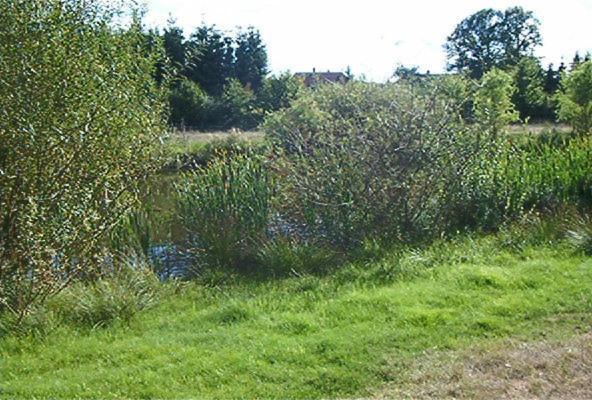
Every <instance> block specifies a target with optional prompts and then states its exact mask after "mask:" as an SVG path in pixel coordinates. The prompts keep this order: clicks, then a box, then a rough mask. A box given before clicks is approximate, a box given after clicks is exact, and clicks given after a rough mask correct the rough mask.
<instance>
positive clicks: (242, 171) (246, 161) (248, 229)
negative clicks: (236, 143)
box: [177, 153, 273, 267]
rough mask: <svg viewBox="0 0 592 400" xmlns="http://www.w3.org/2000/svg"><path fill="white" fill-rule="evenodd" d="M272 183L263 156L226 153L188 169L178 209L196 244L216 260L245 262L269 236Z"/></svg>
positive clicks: (224, 263)
mask: <svg viewBox="0 0 592 400" xmlns="http://www.w3.org/2000/svg"><path fill="white" fill-rule="evenodd" d="M272 189H273V187H272V183H271V178H270V175H269V174H268V172H267V169H266V166H265V164H264V159H263V158H262V157H259V156H256V155H253V154H238V155H235V156H230V155H228V154H226V153H222V154H220V155H219V156H218V157H216V158H215V159H213V160H212V161H211V162H210V163H209V164H208V165H207V166H204V167H199V168H198V169H196V170H195V171H191V172H187V173H185V174H183V176H182V177H181V179H180V182H179V183H178V184H177V195H178V214H179V217H180V220H181V223H182V225H183V228H184V230H185V231H186V234H187V236H188V242H189V245H190V246H191V248H192V249H193V250H194V251H195V252H197V254H200V255H203V257H204V258H205V260H206V262H207V263H208V264H210V265H220V266H227V267H241V266H243V267H244V266H245V264H248V263H250V262H252V261H253V260H254V257H255V254H256V251H257V248H258V246H259V245H260V243H261V242H262V240H263V239H264V238H265V235H266V229H267V226H268V220H269V214H270V202H271V195H272Z"/></svg>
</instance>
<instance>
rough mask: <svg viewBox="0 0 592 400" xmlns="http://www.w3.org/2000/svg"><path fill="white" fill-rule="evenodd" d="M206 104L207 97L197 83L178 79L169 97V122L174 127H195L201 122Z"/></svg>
mask: <svg viewBox="0 0 592 400" xmlns="http://www.w3.org/2000/svg"><path fill="white" fill-rule="evenodd" d="M206 102H207V96H206V94H205V93H204V92H203V91H202V90H201V88H200V87H199V85H198V84H197V83H195V82H193V81H190V80H189V79H186V78H182V79H180V80H179V81H178V82H177V83H176V84H175V85H174V87H173V88H172V89H171V93H170V95H169V103H170V107H171V111H170V116H169V120H170V122H171V123H172V124H173V125H176V126H180V125H188V126H191V127H197V126H198V125H200V124H201V122H202V119H203V116H202V114H203V112H204V108H205V104H206Z"/></svg>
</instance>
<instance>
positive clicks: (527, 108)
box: [512, 57, 554, 121]
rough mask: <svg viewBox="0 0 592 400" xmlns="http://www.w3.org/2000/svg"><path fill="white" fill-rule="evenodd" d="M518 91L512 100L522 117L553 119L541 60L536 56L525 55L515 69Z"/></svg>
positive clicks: (527, 118) (515, 81)
mask: <svg viewBox="0 0 592 400" xmlns="http://www.w3.org/2000/svg"><path fill="white" fill-rule="evenodd" d="M514 84H515V86H516V91H515V92H514V96H513V98H512V102H513V103H514V106H515V107H516V110H517V111H518V112H519V113H520V119H521V120H523V121H527V120H529V119H531V118H532V119H535V120H538V121H540V120H542V119H548V120H553V119H554V115H553V111H552V110H550V109H549V107H548V104H549V99H548V97H547V94H546V93H545V76H544V71H543V68H542V67H541V64H540V62H539V61H538V60H537V59H536V58H534V57H524V58H523V59H522V60H520V62H519V63H518V65H517V66H516V67H515V69H514Z"/></svg>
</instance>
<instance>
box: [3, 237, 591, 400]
mask: <svg viewBox="0 0 592 400" xmlns="http://www.w3.org/2000/svg"><path fill="white" fill-rule="evenodd" d="M508 238H509V237H500V236H497V237H494V236H490V237H481V238H475V237H468V238H467V237H465V238H462V239H457V240H456V241H454V242H452V243H450V242H440V243H436V244H434V245H432V246H430V247H428V248H425V249H420V250H418V249H415V250H399V251H392V252H387V254H386V255H384V256H383V257H381V258H380V259H375V260H373V261H363V262H357V263H352V264H349V265H345V266H343V267H342V268H340V269H339V270H337V271H335V272H333V273H332V274H330V275H327V276H324V277H315V276H295V277H291V278H286V279H283V280H275V281H256V280H250V281H249V280H247V279H246V278H244V277H243V278H237V279H236V280H235V281H234V282H227V283H225V284H223V285H219V286H217V287H211V286H209V287H208V286H204V285H201V284H199V283H189V284H185V285H180V286H179V285H177V286H175V285H170V286H169V287H166V288H163V291H165V292H166V293H168V296H166V297H165V298H164V299H163V300H161V302H160V303H159V305H158V306H156V307H155V308H152V309H150V310H147V311H145V312H143V313H142V314H140V316H139V317H138V318H136V319H135V320H133V321H132V322H131V324H129V325H124V324H119V325H118V324H115V325H113V326H110V327H106V328H97V329H93V330H88V329H86V330H85V329H81V328H75V327H71V326H66V325H62V326H61V327H60V328H58V329H57V330H56V331H54V332H52V333H51V334H50V335H48V337H47V338H46V339H34V338H16V337H12V338H5V339H3V340H2V341H0V390H1V391H0V397H3V398H18V397H24V398H244V397H246V398H256V397H260V398H334V397H350V396H364V395H368V394H370V393H375V391H376V388H380V387H381V386H384V385H387V384H388V385H392V384H395V385H396V384H397V382H398V381H401V380H403V379H405V378H404V377H405V376H407V375H408V374H407V373H405V371H406V368H409V366H410V365H412V362H413V360H414V359H416V358H417V357H420V356H421V355H422V354H424V353H425V352H426V351H440V350H462V349H465V348H470V347H471V346H475V345H486V344H489V343H496V342H498V341H503V340H506V339H508V338H512V339H515V340H525V341H529V340H537V339H540V338H542V337H545V338H549V337H555V338H561V337H566V338H567V337H570V336H572V335H573V334H574V333H575V332H576V330H577V329H579V331H578V332H581V330H582V329H588V330H589V329H590V324H591V323H592V313H591V311H592V260H591V259H590V258H586V257H584V256H582V255H578V254H575V253H574V252H573V251H572V250H570V249H569V248H567V247H565V246H564V245H562V244H561V243H559V244H558V243H553V244H538V245H532V244H529V245H523V244H521V243H519V241H518V240H517V239H516V240H515V238H514V239H511V240H509V239H508Z"/></svg>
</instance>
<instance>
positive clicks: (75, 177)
mask: <svg viewBox="0 0 592 400" xmlns="http://www.w3.org/2000/svg"><path fill="white" fill-rule="evenodd" d="M0 9H1V10H2V13H0V110H1V111H0V114H1V115H2V117H1V118H0V311H3V310H6V309H8V310H11V311H13V312H14V313H15V314H16V315H17V316H18V317H17V320H21V319H22V318H23V316H24V315H26V313H27V310H29V309H30V307H31V305H32V304H33V303H35V302H41V301H43V300H44V299H46V298H47V297H48V296H50V295H51V294H53V293H55V292H57V291H59V290H61V289H62V288H63V287H65V286H66V285H67V284H68V283H70V282H71V281H72V280H74V279H77V278H79V277H81V276H86V277H91V276H97V274H99V273H100V272H101V266H105V264H104V263H105V261H104V260H105V257H104V255H103V245H104V242H105V240H106V236H107V234H108V233H109V231H110V230H111V229H112V227H113V226H114V225H115V224H117V223H118V222H119V220H120V218H121V217H122V215H124V214H125V213H126V212H127V211H129V209H130V208H131V207H132V206H133V205H135V204H136V202H137V193H138V191H139V189H140V187H141V185H142V184H143V182H144V179H145V178H146V177H147V176H148V174H150V173H151V171H154V170H155V168H157V164H156V163H155V161H156V159H157V156H158V151H159V147H158V143H159V139H160V136H161V135H162V134H163V133H164V132H165V130H166V126H165V121H164V116H165V114H166V109H165V106H164V104H165V93H164V90H163V89H162V88H161V87H159V86H158V85H157V83H156V81H155V80H154V78H153V76H154V72H155V70H156V68H157V65H158V63H159V62H160V61H161V60H162V59H163V58H164V54H163V52H162V51H161V50H160V49H161V47H160V46H159V47H158V49H155V51H154V52H151V51H150V50H149V47H148V46H146V40H145V39H146V37H145V35H144V33H143V32H142V26H141V23H140V21H139V20H138V19H137V18H134V21H133V23H132V24H131V26H130V27H128V28H123V27H122V28H114V27H113V26H117V25H115V24H114V23H113V16H115V15H118V13H117V11H118V10H114V9H109V8H106V6H104V5H103V2H100V1H98V0H97V1H92V0H68V1H64V0H22V1H14V0H0ZM112 267H113V266H111V268H112Z"/></svg>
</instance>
